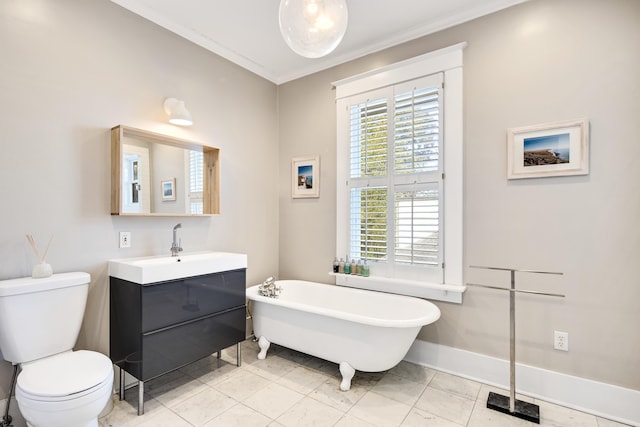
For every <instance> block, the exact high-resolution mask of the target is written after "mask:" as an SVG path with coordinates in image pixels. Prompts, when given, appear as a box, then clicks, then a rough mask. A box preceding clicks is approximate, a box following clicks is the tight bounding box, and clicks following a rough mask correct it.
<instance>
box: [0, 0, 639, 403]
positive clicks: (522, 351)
mask: <svg viewBox="0 0 640 427" xmlns="http://www.w3.org/2000/svg"><path fill="white" fill-rule="evenodd" d="M639 16H640V2H638V1H636V0H626V1H624V0H612V1H608V2H601V1H598V0H531V1H530V2H527V3H525V4H522V5H520V6H517V7H515V8H512V9H509V10H506V11H502V12H499V13H496V14H494V15H491V16H488V17H485V18H481V19H478V20H476V21H473V22H470V23H467V24H464V25H460V26H458V27H455V28H452V29H449V30H446V31H443V32H440V33H437V34H434V35H432V36H428V37H425V38H422V39H419V40H416V41H414V42H410V43H406V44H404V45H401V46H398V47H396V48H393V49H389V50H387V51H384V52H381V53H379V54H375V55H371V56H368V57H365V58H362V59H360V60H357V61H353V62H351V63H348V64H345V65H343V66H339V67H335V68H333V69H330V70H327V71H324V72H321V73H318V74H315V75H312V76H309V77H307V78H303V79H299V80H296V81H293V82H290V83H287V84H285V85H282V86H280V87H279V88H277V87H276V86H275V85H273V84H271V83H269V82H266V81H264V80H263V79H261V78H259V77H256V76H255V75H253V74H251V73H249V72H247V71H244V70H242V69H241V68H239V67H237V66H235V65H233V64H231V63H229V62H227V61H225V60H223V59H221V58H219V57H217V56H215V55H212V54H210V53H208V52H205V51H204V50H203V49H201V48H199V47H197V46H195V45H193V44H191V43H189V42H186V41H184V40H182V39H180V38H179V37H177V36H174V35H173V34H171V33H169V32H167V31H165V30H162V29H160V28H159V27H157V26H155V25H153V24H150V23H149V22H147V21H145V20H143V19H141V18H138V17H136V16H134V15H133V14H131V13H129V12H127V11H125V10H123V9H121V8H120V7H118V6H116V5H114V4H112V3H110V2H108V1H106V0H85V1H82V2H78V1H71V0H61V1H57V2H55V5H54V4H53V3H52V2H50V1H45V0H29V2H24V1H20V0H5V1H3V2H1V3H0V52H2V55H3V56H2V74H0V93H2V95H3V102H2V103H0V144H1V148H2V155H0V183H1V184H0V194H1V196H2V198H1V200H2V209H1V210H0V224H2V239H0V278H1V279H6V278H12V277H20V276H26V275H29V274H30V272H31V267H32V265H33V263H34V261H35V260H34V257H33V255H32V254H31V252H30V249H29V247H28V244H27V242H26V239H25V237H24V235H25V234H27V233H32V234H34V236H35V238H36V240H37V242H38V243H40V245H41V246H44V245H45V244H46V241H47V240H48V238H49V237H50V236H51V235H52V234H53V235H55V237H54V241H53V244H52V248H51V250H50V255H49V256H48V260H49V262H50V263H51V264H52V265H53V268H54V270H55V271H60V272H61V271H71V270H84V271H87V272H89V273H91V275H92V285H91V291H90V296H89V304H88V307H87V313H86V316H85V324H84V327H83V331H82V332H81V337H80V340H79V342H78V347H81V348H90V349H95V350H98V351H102V352H104V353H108V304H107V299H108V293H107V290H108V287H107V264H106V261H107V260H108V259H110V258H118V257H128V256H142V255H152V254H163V253H167V252H168V248H169V246H170V244H171V228H172V227H173V225H174V224H175V223H176V222H179V221H180V222H182V223H183V228H182V229H181V230H180V231H181V236H182V242H183V246H184V247H185V250H187V251H192V250H204V249H211V250H227V251H238V252H245V253H247V254H248V255H249V272H248V283H249V284H253V283H257V282H259V281H260V280H261V279H262V278H264V277H265V276H267V275H270V274H279V276H280V277H282V278H301V279H309V280H317V281H322V282H328V281H329V277H328V276H327V274H326V273H327V271H328V269H329V263H330V261H331V260H332V259H333V257H334V256H335V253H334V252H335V236H334V229H335V103H334V96H335V95H334V92H333V91H332V90H331V87H330V82H332V81H335V80H338V79H341V78H344V77H348V76H350V75H353V74H356V73H360V72H363V71H367V70H370V69H373V68H377V67H379V66H382V65H386V64H389V63H393V62H396V61H399V60H402V59H406V58H409V57H412V56H415V55H418V54H421V53H425V52H429V51H432V50H435V49H438V48H441V47H445V46H448V45H451V44H455V43H458V42H461V41H467V42H468V43H469V46H468V47H467V49H466V50H465V69H464V76H465V77H464V79H465V80H464V83H465V121H464V130H465V162H466V166H465V232H466V234H465V248H464V254H465V265H469V264H491V265H502V266H508V267H516V268H535V269H545V270H558V271H562V272H564V273H565V275H564V276H563V277H562V278H559V279H557V278H543V279H540V278H530V277H524V276H523V277H522V286H527V287H535V288H537V289H542V290H549V291H552V292H562V293H565V294H566V295H567V298H566V299H565V300H562V301H556V300H548V299H542V298H533V297H521V298H519V300H518V332H519V337H520V338H519V340H518V358H519V361H520V362H522V363H527V364H530V365H534V366H539V367H543V368H547V369H551V370H555V371H560V372H564V373H568V374H573V375H577V376H581V377H585V378H591V379H595V380H598V381H604V382H607V383H611V384H617V385H621V386H624V387H630V388H634V389H640V372H639V371H638V369H637V366H638V363H639V362H640V359H639V356H638V354H640V340H639V339H638V333H637V331H636V327H637V326H636V325H638V324H640V310H638V301H640V286H638V279H637V277H638V276H639V274H638V273H640V271H639V270H640V267H638V265H640V263H638V259H640V236H639V228H638V226H637V218H638V217H640V215H639V213H640V192H638V191H637V183H638V182H640V170H639V169H638V168H637V166H636V165H635V164H634V161H635V160H636V159H637V158H639V157H640V144H639V143H638V138H637V135H638V134H640V124H639V123H640V122H639V121H638V119H637V118H638V117H640V103H639V102H638V101H637V100H638V99H640V93H639V92H640V90H639V87H640V86H639V85H637V82H636V80H637V77H638V75H639V73H638V70H640V52H639V50H638V46H639V45H640V43H639V42H640V27H639V26H638V25H637V22H638V17H639ZM167 96H174V97H178V98H182V99H184V100H185V101H186V103H187V107H188V108H189V109H190V111H191V112H192V114H193V116H194V120H195V122H196V124H195V125H194V126H193V127H192V128H189V129H179V128H176V127H174V126H171V125H168V124H166V116H165V114H164V111H163V110H162V101H163V99H164V98H165V97H167ZM246 99H251V100H252V102H251V103H247V102H245V101H246ZM241 109H244V110H245V111H243V112H242V113H238V112H239V111H240V110H241ZM246 109H249V111H246ZM278 109H279V112H278ZM246 117H251V118H252V122H251V126H246ZM578 117H587V118H589V120H590V122H591V173H590V174H589V175H588V176H585V177H566V178H547V179H534V180H523V181H518V182H515V181H514V182H511V181H507V180H506V145H505V144H506V143H505V140H506V128H508V127H511V126H521V125H528V124H536V123H543V122H547V121H555V120H564V119H574V118H578ZM117 124H125V125H129V126H134V127H139V128H143V129H148V130H152V131H156V132H165V133H169V134H173V135H176V136H180V137H185V138H189V139H194V140H198V141H201V142H205V143H208V144H211V145H214V146H218V147H220V148H221V161H222V197H221V209H222V214H221V215H219V216H215V217H212V218H182V219H176V218H147V219H142V218H124V217H123V218H120V217H111V216H110V215H109V212H110V206H109V195H110V189H109V185H110V184H109V182H110V181H109V179H110V168H109V128H111V127H112V126H115V125H117ZM249 152H250V153H251V155H250V156H247V153H249ZM308 154H320V156H321V192H320V194H321V196H320V198H319V199H296V200H294V199H291V197H290V181H289V180H290V171H291V164H290V161H291V158H292V157H297V156H302V155H308ZM274 165H277V167H274ZM279 224H282V225H280V226H279ZM118 231H131V232H132V233H133V235H132V241H133V247H132V248H131V249H118V247H117V241H118ZM465 276H466V279H467V280H468V281H472V282H477V281H483V282H489V283H495V284H499V285H505V284H507V282H508V278H507V277H504V276H502V275H483V274H481V273H480V272H478V271H473V270H471V269H467V270H466V274H465ZM438 305H439V306H440V308H441V309H442V313H443V316H442V318H441V319H440V320H439V321H438V322H437V323H436V324H434V325H432V326H429V327H426V328H424V329H423V331H422V332H421V334H420V338H422V339H425V340H428V341H431V342H435V343H440V344H444V345H449V346H453V347H457V348H461V349H467V350H471V351H475V352H479V353H484V354H489V355H494V356H497V357H501V358H506V357H507V349H506V345H505V342H506V339H507V337H508V331H507V300H506V297H505V296H504V295H502V294H495V293H491V292H487V291H484V290H477V289H470V290H468V291H467V293H466V294H465V301H464V304H463V305H454V304H445V303H438ZM554 329H556V330H562V331H567V332H569V334H570V351H569V352H568V353H561V352H557V351H554V350H552V348H551V347H552V335H553V330H554ZM9 375H10V365H9V363H7V362H0V399H1V398H3V397H5V396H6V389H7V387H8V384H9Z"/></svg>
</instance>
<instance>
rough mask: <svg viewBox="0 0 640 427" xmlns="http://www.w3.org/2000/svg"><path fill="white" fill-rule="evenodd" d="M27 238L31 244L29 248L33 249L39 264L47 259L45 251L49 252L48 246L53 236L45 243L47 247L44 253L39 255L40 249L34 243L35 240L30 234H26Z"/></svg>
mask: <svg viewBox="0 0 640 427" xmlns="http://www.w3.org/2000/svg"><path fill="white" fill-rule="evenodd" d="M27 240H28V241H29V244H30V245H31V249H33V253H34V254H36V257H37V258H38V261H40V264H44V261H45V260H46V259H47V253H48V252H49V247H50V246H51V241H52V240H53V236H51V238H50V239H49V243H47V248H46V249H45V251H44V255H40V251H39V250H38V246H37V245H36V241H35V240H34V239H33V236H32V235H31V234H27Z"/></svg>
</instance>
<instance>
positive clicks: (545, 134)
mask: <svg viewBox="0 0 640 427" xmlns="http://www.w3.org/2000/svg"><path fill="white" fill-rule="evenodd" d="M588 173H589V121H588V120H587V119H578V120H568V121H563V122H554V123H546V124H541V125H533V126H524V127H518V128H510V129H508V133H507V179H520V178H540V177H549V176H566V175H587V174H588Z"/></svg>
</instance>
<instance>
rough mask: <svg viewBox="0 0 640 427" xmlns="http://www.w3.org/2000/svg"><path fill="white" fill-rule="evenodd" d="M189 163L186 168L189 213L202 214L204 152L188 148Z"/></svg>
mask: <svg viewBox="0 0 640 427" xmlns="http://www.w3.org/2000/svg"><path fill="white" fill-rule="evenodd" d="M188 162H189V165H188V168H187V170H188V171H189V179H188V182H189V192H188V194H189V213H191V214H202V213H203V208H204V203H203V200H202V197H203V188H204V182H203V179H204V173H203V167H204V154H203V152H202V151H195V150H189V159H188Z"/></svg>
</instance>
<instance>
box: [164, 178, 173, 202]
mask: <svg viewBox="0 0 640 427" xmlns="http://www.w3.org/2000/svg"><path fill="white" fill-rule="evenodd" d="M160 188H161V189H162V201H163V202H167V201H172V200H175V199H176V179H175V178H171V179H163V180H162V181H160Z"/></svg>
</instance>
